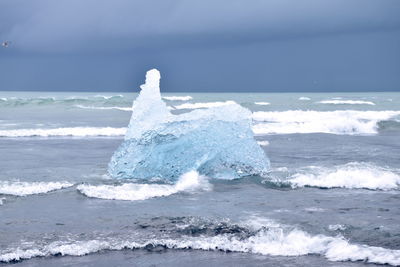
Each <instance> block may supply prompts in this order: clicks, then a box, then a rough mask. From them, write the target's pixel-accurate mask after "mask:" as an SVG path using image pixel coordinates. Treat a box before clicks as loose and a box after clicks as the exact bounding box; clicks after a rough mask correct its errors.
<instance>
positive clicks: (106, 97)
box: [94, 95, 124, 100]
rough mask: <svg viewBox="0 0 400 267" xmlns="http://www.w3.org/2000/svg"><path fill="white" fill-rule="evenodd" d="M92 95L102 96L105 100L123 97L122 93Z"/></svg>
mask: <svg viewBox="0 0 400 267" xmlns="http://www.w3.org/2000/svg"><path fill="white" fill-rule="evenodd" d="M94 97H98V98H103V99H105V100H108V99H111V98H123V97H124V96H123V95H111V96H105V95H95V96H94Z"/></svg>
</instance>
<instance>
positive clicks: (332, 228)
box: [328, 224, 346, 231]
mask: <svg viewBox="0 0 400 267" xmlns="http://www.w3.org/2000/svg"><path fill="white" fill-rule="evenodd" d="M328 229H329V230H330V231H344V230H346V226H344V225H343V224H330V225H329V226H328Z"/></svg>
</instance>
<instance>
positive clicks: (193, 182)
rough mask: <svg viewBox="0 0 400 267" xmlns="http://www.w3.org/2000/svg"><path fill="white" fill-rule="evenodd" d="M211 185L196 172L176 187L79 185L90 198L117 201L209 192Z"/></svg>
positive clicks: (177, 183) (179, 181)
mask: <svg viewBox="0 0 400 267" xmlns="http://www.w3.org/2000/svg"><path fill="white" fill-rule="evenodd" d="M210 188H211V185H210V184H209V183H208V181H207V179H206V177H204V176H201V175H199V174H198V173H197V172H196V171H191V172H188V173H186V174H184V175H182V177H181V178H180V179H179V180H178V181H177V182H176V184H174V185H167V184H133V183H129V184H123V185H84V184H83V185H79V186H78V187H77V189H78V191H79V192H81V193H82V194H84V195H86V196H88V197H94V198H102V199H115V200H145V199H149V198H154V197H165V196H169V195H172V194H176V193H178V192H182V191H185V192H191V191H193V190H199V189H202V190H208V189H210Z"/></svg>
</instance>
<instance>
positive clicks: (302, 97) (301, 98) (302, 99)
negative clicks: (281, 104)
mask: <svg viewBox="0 0 400 267" xmlns="http://www.w3.org/2000/svg"><path fill="white" fill-rule="evenodd" d="M299 100H301V101H308V100H311V98H309V97H306V96H301V97H299Z"/></svg>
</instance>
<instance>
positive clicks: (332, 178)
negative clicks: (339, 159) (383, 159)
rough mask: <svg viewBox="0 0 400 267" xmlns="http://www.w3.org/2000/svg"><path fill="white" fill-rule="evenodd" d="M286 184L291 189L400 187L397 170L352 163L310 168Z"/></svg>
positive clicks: (293, 176) (380, 188)
mask: <svg viewBox="0 0 400 267" xmlns="http://www.w3.org/2000/svg"><path fill="white" fill-rule="evenodd" d="M288 182H289V183H290V184H291V185H292V186H293V187H305V186H308V187H319V188H349V189H358V188H359V189H361V188H364V189H371V190H393V189H398V188H399V186H400V174H399V172H398V171H397V170H392V169H387V168H382V167H378V166H375V165H372V164H367V163H357V162H352V163H348V164H345V165H340V166H337V167H334V168H323V167H315V166H311V167H308V168H305V169H304V170H303V171H301V172H298V173H296V174H294V175H292V176H291V177H290V178H289V180H288Z"/></svg>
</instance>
